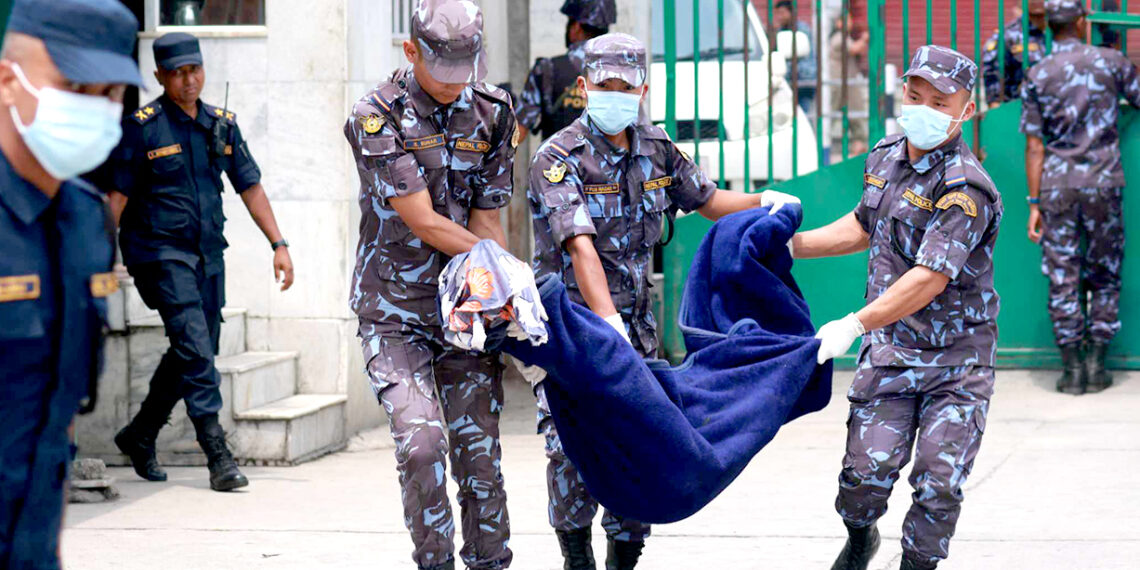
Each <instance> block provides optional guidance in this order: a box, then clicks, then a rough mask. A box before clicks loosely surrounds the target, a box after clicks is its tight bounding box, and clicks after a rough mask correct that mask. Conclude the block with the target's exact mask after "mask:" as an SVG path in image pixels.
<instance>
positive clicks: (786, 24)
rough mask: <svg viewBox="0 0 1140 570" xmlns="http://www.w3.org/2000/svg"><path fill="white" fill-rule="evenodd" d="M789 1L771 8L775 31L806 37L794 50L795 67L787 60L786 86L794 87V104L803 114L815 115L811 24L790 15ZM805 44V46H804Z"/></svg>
mask: <svg viewBox="0 0 1140 570" xmlns="http://www.w3.org/2000/svg"><path fill="white" fill-rule="evenodd" d="M792 8H793V6H792V2H791V0H780V1H779V2H777V3H776V5H775V6H774V7H773V8H772V18H773V20H775V23H776V29H777V30H778V31H781V32H788V31H790V32H800V33H803V34H804V35H805V36H807V41H806V42H797V44H796V46H795V49H796V53H797V54H799V57H797V59H796V65H792V60H791V58H788V75H787V80H788V85H789V86H790V85H796V84H797V83H798V89H797V91H796V103H797V104H798V105H799V106H800V108H801V109H803V110H804V112H805V113H807V114H809V115H812V116H814V115H815V104H814V103H815V96H816V93H815V79H816V73H817V68H816V61H815V42H814V41H813V40H812V38H813V37H814V36H813V34H812V31H811V24H809V23H808V22H803V21H798V20H796V15H795V14H794V13H792ZM805 44H806V45H805ZM793 81H794V82H795V83H794V82H793Z"/></svg>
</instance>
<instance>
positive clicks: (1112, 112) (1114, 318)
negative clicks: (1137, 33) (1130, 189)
mask: <svg viewBox="0 0 1140 570" xmlns="http://www.w3.org/2000/svg"><path fill="white" fill-rule="evenodd" d="M1050 7H1051V6H1050ZM1076 8H1077V7H1076V6H1075V5H1074V6H1073V7H1072V9H1074V10H1076ZM1081 12H1082V13H1083V9H1082V10H1081ZM1050 18H1056V13H1054V12H1051V13H1050ZM1121 98H1125V99H1127V100H1128V101H1129V102H1130V103H1132V105H1133V106H1137V107H1140V76H1138V74H1137V71H1136V66H1135V65H1133V64H1132V63H1131V62H1130V61H1129V60H1128V58H1126V57H1125V56H1124V55H1123V54H1121V53H1120V52H1118V51H1115V50H1111V49H1108V48H1100V47H1094V46H1089V45H1085V44H1083V43H1081V42H1079V41H1077V40H1076V39H1071V38H1066V39H1062V40H1060V41H1057V42H1055V43H1054V44H1053V52H1052V53H1051V54H1050V55H1049V56H1048V57H1046V58H1045V59H1043V60H1042V61H1041V63H1039V64H1038V65H1037V66H1035V67H1034V68H1033V69H1032V70H1031V71H1030V73H1029V78H1028V81H1026V83H1025V86H1024V88H1023V90H1022V100H1023V106H1022V114H1021V127H1020V128H1021V132H1023V133H1025V134H1026V135H1028V136H1033V137H1037V138H1039V139H1041V140H1042V142H1043V143H1044V145H1045V163H1044V165H1043V171H1042V175H1041V188H1040V190H1041V194H1040V210H1041V217H1042V225H1043V226H1044V229H1043V235H1042V237H1041V249H1042V263H1041V270H1042V272H1043V273H1044V274H1045V276H1046V277H1047V278H1048V279H1049V305H1048V307H1049V316H1050V318H1051V319H1052V321H1053V333H1054V337H1055V339H1056V342H1057V344H1058V345H1059V346H1062V347H1064V346H1066V345H1073V344H1075V343H1080V342H1082V341H1083V340H1085V338H1086V337H1092V340H1094V341H1096V342H1101V343H1108V342H1109V341H1111V340H1112V339H1113V337H1115V336H1116V333H1117V332H1118V331H1119V330H1120V318H1119V315H1118V309H1119V304H1120V286H1121V269H1122V265H1123V261H1124V219H1123V203H1122V199H1123V193H1122V191H1123V187H1124V168H1123V164H1122V162H1121V156H1120V137H1119V134H1118V132H1117V125H1116V123H1117V119H1118V118H1119V116H1120V99H1121ZM1082 239H1083V240H1084V241H1086V242H1087V246H1086V247H1084V248H1082V245H1081V242H1082ZM1082 250H1083V251H1082ZM1082 281H1083V282H1084V283H1085V284H1086V286H1087V288H1088V291H1089V292H1090V293H1091V298H1089V299H1086V298H1085V297H1084V296H1083V295H1082V294H1081V291H1080V289H1081V282H1082ZM1086 305H1087V306H1086Z"/></svg>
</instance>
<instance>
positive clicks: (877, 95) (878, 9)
mask: <svg viewBox="0 0 1140 570" xmlns="http://www.w3.org/2000/svg"><path fill="white" fill-rule="evenodd" d="M885 5H886V0H871V1H870V2H867V33H871V31H872V30H874V31H876V32H877V34H876V35H875V36H872V39H871V47H870V50H869V51H868V52H867V54H868V56H867V82H868V85H867V112H868V116H867V139H868V140H867V141H866V142H867V148H871V145H873V144H875V143H876V142H878V141H879V139H881V138H883V137H885V136H886V135H887V130H886V124H885V120H886V117H885V115H884V113H883V110H884V109H883V107H884V104H885V102H884V100H883V99H884V98H883V92H884V91H885V89H884V78H885V75H886V74H885V72H884V69H883V66H885V65H886V63H887V58H886V52H887V25H886V21H885V20H884V12H885V10H884V9H885V7H886V6H885ZM926 6H927V13H928V14H929V10H930V0H926ZM929 32H930V31H929V30H927V33H929Z"/></svg>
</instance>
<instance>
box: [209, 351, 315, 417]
mask: <svg viewBox="0 0 1140 570" xmlns="http://www.w3.org/2000/svg"><path fill="white" fill-rule="evenodd" d="M297 356H298V355H297V353H296V352H243V353H241V354H235V355H232V356H223V357H219V358H218V359H217V361H216V363H215V364H216V366H217V367H218V372H219V373H221V375H222V382H223V385H224V384H225V383H227V382H228V384H229V388H230V389H229V391H228V392H223V397H228V398H229V399H230V402H229V403H230V408H231V409H232V410H233V412H234V413H235V414H241V413H243V412H246V411H248V410H251V409H253V408H257V407H259V406H264V405H265V404H268V403H270V402H276V401H278V400H283V399H285V398H288V397H289V396H292V395H293V394H294V393H295V392H296V390H297Z"/></svg>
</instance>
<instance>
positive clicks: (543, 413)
mask: <svg viewBox="0 0 1140 570" xmlns="http://www.w3.org/2000/svg"><path fill="white" fill-rule="evenodd" d="M615 38H616V40H615ZM635 41H636V40H633V39H632V38H630V37H629V36H625V35H624V34H608V35H605V36H601V37H599V38H595V39H593V40H590V41H589V42H587V46H586V52H587V56H586V57H587V67H589V66H590V65H591V62H592V61H596V60H598V59H600V58H601V57H603V56H604V54H606V52H607V51H614V50H634V49H636V46H635V47H631V45H632V42H635ZM637 46H640V43H639V42H638V43H637ZM640 49H641V50H642V51H641V60H640V61H641V66H642V70H643V69H644V48H640ZM636 81H637V84H641V83H642V82H643V81H644V71H642V75H641V76H640V78H639V79H637V80H636ZM627 133H629V136H630V141H629V144H630V146H629V150H624V149H621V148H619V147H617V146H615V145H613V144H612V143H610V142H609V141H608V140H607V139H606V137H605V135H604V134H603V133H602V132H601V131H600V130H598V128H597V127H596V126H594V124H593V122H592V120H591V119H590V118H589V116H588V114H583V115H582V116H581V117H580V118H579V119H578V120H576V121H574V122H573V123H572V124H571V125H570V126H568V127H566V128H565V129H563V130H562V131H560V132H558V133H557V134H555V135H554V136H553V137H551V138H550V139H548V140H547V141H546V142H545V143H544V144H543V145H542V146H541V147H540V148H539V150H538V152H537V153H536V154H535V157H534V160H533V162H532V163H531V167H530V187H529V189H528V192H527V197H528V198H529V200H530V204H531V211H532V212H533V221H534V236H535V260H534V269H535V273H536V274H537V275H538V276H543V275H549V274H553V275H558V276H559V277H561V278H562V279H563V280H564V281H565V282H566V285H567V292H568V293H569V295H570V298H571V299H572V300H573V301H575V302H577V303H580V304H583V305H585V304H586V301H585V299H584V298H583V296H582V292H581V289H580V288H579V286H578V282H577V279H576V277H575V273H574V267H573V264H572V263H571V259H570V255H569V254H568V253H567V252H566V251H565V250H564V249H563V244H564V243H565V242H566V240H568V239H570V238H573V237H575V236H579V235H592V236H594V237H593V242H594V248H595V249H596V250H597V253H598V257H599V258H600V259H601V263H602V268H603V269H604V270H605V273H606V279H607V281H608V283H609V289H610V296H611V297H612V299H613V303H614V307H615V308H616V309H617V310H618V313H620V314H621V315H622V320H623V322H624V323H625V326H626V327H627V329H628V330H629V334H630V338H631V341H632V342H633V346H634V348H636V349H637V350H638V352H640V353H641V354H642V355H643V356H645V357H652V356H654V355H656V353H657V330H656V329H657V323H656V321H655V320H654V318H653V312H652V299H651V293H650V283H649V278H650V270H651V266H650V260H651V256H652V253H653V247H654V245H656V244H657V242H658V241H659V240H660V238H661V234H662V223H663V221H664V219H665V215H666V212H667V211H668V210H669V209H670V207H673V206H674V205H676V207H679V208H681V209H683V210H685V211H686V212H689V211H693V210H696V209H698V208H700V207H701V206H703V205H704V204H705V203H706V202H707V201H708V200H709V198H710V197H711V196H712V195H713V193H714V192H716V186H715V184H713V183H712V182H711V181H710V180H709V179H708V177H707V176H705V174H704V172H703V171H702V170H701V169H700V168H699V167H697V165H696V164H694V163H693V162H692V161H691V160H690V159H689V157H688V156H686V155H685V154H684V153H682V152H681V151H680V150H678V149H677V147H676V145H674V144H673V142H672V141H670V140H669V137H668V135H666V134H665V131H663V130H661V129H660V128H658V127H656V126H654V125H652V124H650V123H648V122H641V123H638V124H635V125H633V126H632V127H630V128H629V129H627ZM536 395H537V396H538V402H539V414H538V425H539V431H540V432H542V433H545V435H546V452H547V457H549V459H550V463H549V465H548V466H547V487H548V491H549V495H550V504H549V515H550V524H551V526H553V527H554V528H555V530H560V531H569V530H576V529H580V528H588V527H589V526H590V524H591V523H592V521H593V519H594V516H595V515H596V513H597V509H598V504H597V501H595V500H594V498H593V497H592V496H591V495H590V492H589V490H587V489H586V487H585V484H584V483H583V482H582V478H581V477H580V476H579V474H578V472H577V470H576V469H575V468H574V465H573V464H572V463H570V461H569V460H568V459H567V458H566V456H565V454H564V453H563V451H562V445H561V442H560V440H559V438H558V433H557V430H556V429H555V426H554V422H553V421H550V420H551V417H550V411H549V405H548V403H547V401H546V394H545V390H544V388H543V385H542V384H539V386H538V388H537V389H536ZM602 526H603V527H604V528H605V530H606V534H607V535H608V536H609V537H610V538H613V539H615V540H618V541H625V542H643V541H644V540H645V538H646V537H647V536H648V535H649V532H650V528H649V525H647V524H642V523H640V522H636V521H632V520H629V519H623V518H622V517H619V516H617V515H615V514H613V513H611V512H609V510H606V512H605V515H604V517H603V519H602Z"/></svg>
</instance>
